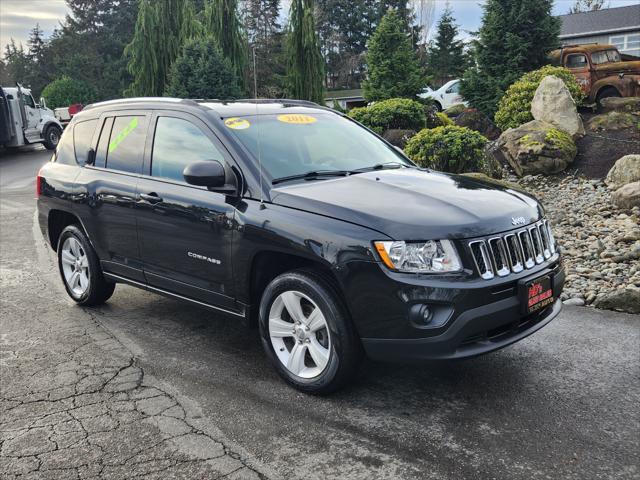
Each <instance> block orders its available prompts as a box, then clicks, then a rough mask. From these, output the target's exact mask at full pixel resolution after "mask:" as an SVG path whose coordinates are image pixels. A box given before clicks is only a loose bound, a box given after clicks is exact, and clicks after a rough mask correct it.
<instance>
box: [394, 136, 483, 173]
mask: <svg viewBox="0 0 640 480" xmlns="http://www.w3.org/2000/svg"><path fill="white" fill-rule="evenodd" d="M486 143H487V139H486V138H484V137H483V136H482V135H480V134H479V133H478V132H474V131H473V130H469V129H468V128H465V127H457V126H455V125H449V126H446V127H437V128H431V129H424V130H421V131H420V132H418V134H417V135H416V136H415V137H413V138H412V139H411V140H409V142H408V143H407V146H406V148H405V149H404V152H405V153H406V154H407V155H408V156H409V158H411V160H413V161H414V162H416V163H417V164H418V165H420V166H422V167H428V168H433V169H434V170H440V171H443V172H450V173H463V172H483V171H485V170H486V168H487V162H486V158H485V154H484V147H485V145H486Z"/></svg>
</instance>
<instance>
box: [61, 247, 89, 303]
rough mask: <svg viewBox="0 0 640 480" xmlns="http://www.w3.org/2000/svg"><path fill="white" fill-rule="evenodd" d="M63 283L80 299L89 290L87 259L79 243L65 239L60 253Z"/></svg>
mask: <svg viewBox="0 0 640 480" xmlns="http://www.w3.org/2000/svg"><path fill="white" fill-rule="evenodd" d="M60 261H61V263H62V273H63V274H64V281H65V283H66V284H67V287H68V288H69V290H71V291H72V292H73V294H74V295H76V296H78V297H80V296H82V295H83V294H84V293H85V292H86V291H87V290H88V289H89V259H88V258H87V252H85V251H84V248H82V245H81V244H80V242H79V241H78V240H77V239H76V238H74V237H69V238H67V239H66V240H65V241H64V243H63V244H62V250H61V252H60Z"/></svg>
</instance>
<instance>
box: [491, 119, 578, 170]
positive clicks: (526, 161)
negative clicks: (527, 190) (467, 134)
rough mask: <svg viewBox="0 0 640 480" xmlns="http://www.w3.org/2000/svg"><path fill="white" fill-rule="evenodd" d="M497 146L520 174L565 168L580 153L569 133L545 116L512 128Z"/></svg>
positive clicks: (498, 141)
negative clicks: (542, 119)
mask: <svg viewBox="0 0 640 480" xmlns="http://www.w3.org/2000/svg"><path fill="white" fill-rule="evenodd" d="M495 146H496V148H499V149H500V151H501V153H502V154H503V155H504V157H505V158H506V160H507V162H508V163H509V165H511V167H512V168H513V169H514V170H515V172H516V174H517V175H518V176H520V177H521V176H523V175H538V174H544V175H550V174H553V173H558V172H561V171H563V170H564V169H565V168H567V166H568V165H569V164H570V163H571V162H573V160H574V159H575V157H576V153H577V148H576V144H575V143H574V141H573V140H572V139H571V136H570V135H569V134H567V133H565V132H563V131H561V130H559V129H557V128H556V127H554V126H553V125H551V124H549V123H546V122H543V121H541V120H532V121H531V122H528V123H525V124H524V125H521V126H519V127H517V128H510V129H509V130H507V131H506V132H504V133H503V134H502V135H500V138H499V139H498V140H497V141H496V144H495Z"/></svg>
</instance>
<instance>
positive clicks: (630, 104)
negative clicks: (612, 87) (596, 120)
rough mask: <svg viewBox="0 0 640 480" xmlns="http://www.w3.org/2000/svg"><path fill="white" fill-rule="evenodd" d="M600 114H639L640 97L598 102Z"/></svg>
mask: <svg viewBox="0 0 640 480" xmlns="http://www.w3.org/2000/svg"><path fill="white" fill-rule="evenodd" d="M600 111H601V112H626V113H633V112H640V97H624V98H623V97H608V98H603V99H602V100H600Z"/></svg>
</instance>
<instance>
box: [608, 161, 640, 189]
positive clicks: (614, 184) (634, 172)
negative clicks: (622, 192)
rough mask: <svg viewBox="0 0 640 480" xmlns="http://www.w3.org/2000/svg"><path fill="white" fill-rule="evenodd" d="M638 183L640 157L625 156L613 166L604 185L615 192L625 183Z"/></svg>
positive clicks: (639, 179)
mask: <svg viewBox="0 0 640 480" xmlns="http://www.w3.org/2000/svg"><path fill="white" fill-rule="evenodd" d="M637 181H640V155H625V156H624V157H622V158H620V159H618V160H617V161H616V163H615V164H614V165H613V167H612V168H611V170H609V173H608V174H607V178H605V180H604V183H606V184H607V185H608V186H609V188H611V189H613V190H617V189H618V188H620V187H622V186H623V185H626V184H627V183H631V182H637Z"/></svg>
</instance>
